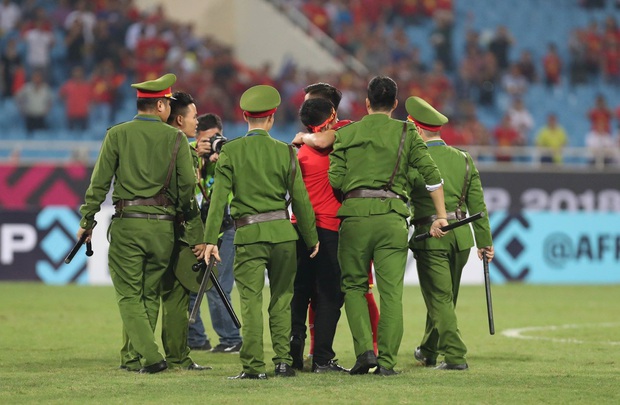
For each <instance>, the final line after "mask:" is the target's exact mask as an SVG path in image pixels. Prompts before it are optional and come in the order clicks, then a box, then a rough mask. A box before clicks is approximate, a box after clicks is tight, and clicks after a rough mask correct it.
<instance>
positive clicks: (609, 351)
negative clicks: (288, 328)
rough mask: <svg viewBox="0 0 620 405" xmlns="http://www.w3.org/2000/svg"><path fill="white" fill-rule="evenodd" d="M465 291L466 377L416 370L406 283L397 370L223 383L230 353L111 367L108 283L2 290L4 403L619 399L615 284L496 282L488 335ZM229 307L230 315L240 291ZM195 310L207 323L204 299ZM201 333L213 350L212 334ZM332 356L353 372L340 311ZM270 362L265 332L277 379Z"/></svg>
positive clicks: (417, 318) (115, 335)
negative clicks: (192, 365)
mask: <svg viewBox="0 0 620 405" xmlns="http://www.w3.org/2000/svg"><path fill="white" fill-rule="evenodd" d="M461 290H462V292H461V294H460V296H459V305H458V316H459V326H460V329H461V332H462V334H463V337H464V339H465V342H466V344H467V345H468V349H469V354H468V362H469V365H470V370H469V371H467V372H455V371H437V370H433V369H428V368H423V367H420V366H417V365H416V364H415V361H414V360H413V349H414V348H415V347H416V346H417V345H418V342H419V340H420V337H421V335H422V330H423V329H422V328H423V325H424V313H425V312H424V305H423V302H422V299H421V296H420V291H419V288H418V287H415V286H411V287H406V288H405V306H404V307H405V334H404V337H403V342H402V345H401V350H400V354H399V358H398V364H397V366H396V370H398V371H400V372H401V374H399V375H397V376H394V377H387V378H384V377H378V376H374V375H364V376H349V375H342V374H328V375H315V374H312V373H298V375H297V377H295V378H289V379H276V378H269V379H268V380H267V381H247V380H246V381H229V380H227V379H226V377H227V376H232V375H235V374H237V373H238V372H240V371H241V366H240V364H239V359H238V355H234V354H214V353H204V352H195V353H192V357H193V359H194V360H195V361H196V362H197V363H199V364H206V365H210V366H212V367H213V370H210V371H205V372H190V371H167V372H163V373H160V374H156V375H138V374H135V373H128V372H124V371H121V370H118V365H119V361H118V350H119V349H120V343H121V322H120V317H119V314H118V309H117V307H116V303H115V298H114V291H113V289H112V288H111V287H82V286H74V285H71V286H63V287H54V286H46V285H42V284H36V283H0V404H19V403H37V404H74V403H75V404H82V403H102V404H103V403H105V404H133V403H149V404H155V403H157V404H160V403H161V404H164V403H165V404H187V403H198V402H200V403H207V404H255V405H256V404H262V403H273V402H275V403H281V404H323V403H338V404H371V403H373V404H376V403H381V404H409V403H423V404H435V403H452V404H458V403H463V404H465V403H466V404H470V403H471V404H514V403H519V404H523V403H532V404H534V403H535V404H539V403H544V404H574V403H583V404H601V403H610V404H611V403H614V404H617V403H620V366H619V362H620V316H619V310H620V303H619V297H620V285H611V286H531V285H498V286H493V301H494V306H495V308H494V309H495V329H496V334H495V335H494V336H490V335H489V332H488V325H487V319H486V308H485V297H484V287H483V286H464V287H462V289H461ZM205 301H206V300H205ZM234 301H235V303H234V305H235V308H238V301H237V297H236V295H235V297H234ZM265 313H266V311H265ZM203 314H204V316H207V318H204V320H205V324H207V325H209V324H210V322H209V319H208V311H207V308H206V303H205V307H204V311H203ZM265 330H266V331H267V328H265ZM208 333H209V336H210V338H211V339H212V340H211V341H212V343H217V336H216V335H215V333H214V332H213V331H212V330H211V329H210V328H209V329H208ZM335 349H336V352H337V355H338V358H339V362H340V363H341V364H342V365H344V366H346V367H351V366H352V365H353V363H354V362H355V356H354V354H353V351H352V350H353V349H352V340H351V334H350V332H349V328H348V324H347V321H346V316H345V315H344V311H343V317H342V318H341V320H340V324H339V326H338V333H337V336H336V341H335ZM271 356H272V352H271V346H270V341H269V337H268V334H267V333H266V334H265V357H266V359H267V361H268V370H270V371H271V374H272V375H273V365H272V364H270V360H269V359H270V358H271Z"/></svg>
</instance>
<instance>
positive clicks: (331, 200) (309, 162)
mask: <svg viewBox="0 0 620 405" xmlns="http://www.w3.org/2000/svg"><path fill="white" fill-rule="evenodd" d="M350 123H351V121H349V120H343V121H338V123H337V124H336V125H334V126H333V127H332V129H338V128H340V127H343V126H344V125H347V124H350ZM331 151H332V150H331V148H330V149H323V150H318V149H314V148H312V147H310V146H308V145H303V146H302V147H301V148H300V149H299V152H298V153H297V159H298V160H299V167H300V168H301V175H302V177H303V179H304V184H305V185H306V190H308V197H309V198H310V203H311V204H312V208H313V209H314V215H315V217H316V226H317V227H319V228H324V229H329V230H330V231H338V228H340V219H339V218H338V217H337V216H336V214H337V213H338V209H339V208H340V205H341V203H340V201H339V200H338V198H337V197H336V191H335V190H334V189H333V187H332V186H331V184H329V177H328V175H327V171H328V170H329V153H330V152H331Z"/></svg>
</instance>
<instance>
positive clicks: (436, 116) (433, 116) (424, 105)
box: [405, 96, 448, 127]
mask: <svg viewBox="0 0 620 405" xmlns="http://www.w3.org/2000/svg"><path fill="white" fill-rule="evenodd" d="M405 109H407V114H409V116H410V117H411V118H412V119H413V120H414V121H415V122H417V123H420V124H423V125H427V126H431V127H440V126H442V125H443V124H445V123H446V122H448V118H447V117H446V116H445V115H443V114H442V113H440V112H439V111H437V110H436V109H435V108H434V107H433V106H432V105H430V104H429V103H428V102H427V101H426V100H424V99H422V98H420V97H416V96H412V97H409V98H408V99H407V101H405Z"/></svg>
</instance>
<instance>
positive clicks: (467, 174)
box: [454, 152, 469, 218]
mask: <svg viewBox="0 0 620 405" xmlns="http://www.w3.org/2000/svg"><path fill="white" fill-rule="evenodd" d="M461 153H462V154H463V156H464V157H465V180H464V181H463V189H462V190H461V197H460V198H459V202H458V204H457V205H456V209H455V210H454V212H455V213H456V217H457V218H460V215H461V207H462V206H463V203H464V202H465V195H466V194H467V187H468V186H469V159H467V154H466V153H465V152H461Z"/></svg>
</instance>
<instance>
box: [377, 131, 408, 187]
mask: <svg viewBox="0 0 620 405" xmlns="http://www.w3.org/2000/svg"><path fill="white" fill-rule="evenodd" d="M406 137H407V123H406V122H403V133H402V134H401V136H400V145H398V156H397V157H396V165H395V166H394V171H393V172H392V176H391V177H390V180H389V181H388V182H387V184H386V185H385V186H383V189H384V190H386V191H387V190H390V189H391V188H392V184H394V177H396V172H397V171H398V165H399V164H400V156H401V155H402V153H403V146H404V145H405V138H406Z"/></svg>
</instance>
